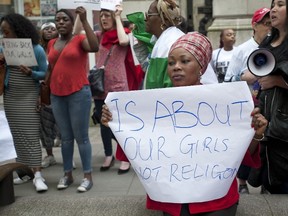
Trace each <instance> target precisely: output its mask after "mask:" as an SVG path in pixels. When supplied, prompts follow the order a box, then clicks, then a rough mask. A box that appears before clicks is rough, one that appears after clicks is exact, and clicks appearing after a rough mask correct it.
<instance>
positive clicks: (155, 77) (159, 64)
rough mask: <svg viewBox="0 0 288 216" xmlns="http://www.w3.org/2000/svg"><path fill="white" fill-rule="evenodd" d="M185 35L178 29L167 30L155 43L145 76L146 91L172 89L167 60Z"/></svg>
mask: <svg viewBox="0 0 288 216" xmlns="http://www.w3.org/2000/svg"><path fill="white" fill-rule="evenodd" d="M182 35H184V33H183V32H182V31H181V30H179V29H178V28H177V27H170V28H168V29H166V30H165V31H164V32H163V33H162V34H161V36H160V37H159V38H158V40H157V42H156V43H155V45H154V47H153V50H152V53H151V59H150V62H149V67H148V70H147V72H146V76H145V85H144V88H145V89H154V88H165V87H171V86H172V83H171V81H170V79H169V77H168V75H167V58H168V53H169V50H170V47H171V46H172V44H173V43H174V42H175V41H176V40H177V39H178V38H179V37H181V36H182Z"/></svg>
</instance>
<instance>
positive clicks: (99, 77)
mask: <svg viewBox="0 0 288 216" xmlns="http://www.w3.org/2000/svg"><path fill="white" fill-rule="evenodd" d="M113 46H114V45H112V46H111V48H110V50H109V53H108V54H107V57H106V59H105V62H104V65H103V66H102V67H99V68H97V67H96V66H94V67H93V68H92V69H91V70H90V71H89V75H88V80H89V83H90V88H91V93H92V96H101V95H103V94H104V93H105V85H104V83H105V80H104V77H105V67H106V65H107V62H108V59H109V57H110V56H111V53H112V48H113Z"/></svg>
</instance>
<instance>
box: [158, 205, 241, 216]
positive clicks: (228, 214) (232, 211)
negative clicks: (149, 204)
mask: <svg viewBox="0 0 288 216" xmlns="http://www.w3.org/2000/svg"><path fill="white" fill-rule="evenodd" d="M237 207H238V203H236V204H234V205H232V206H231V207H229V208H226V209H222V210H218V211H214V212H207V213H199V214H190V211H189V205H188V204H182V208H181V212H180V216H235V215H236V212H237ZM163 216H171V215H170V214H169V213H166V212H163Z"/></svg>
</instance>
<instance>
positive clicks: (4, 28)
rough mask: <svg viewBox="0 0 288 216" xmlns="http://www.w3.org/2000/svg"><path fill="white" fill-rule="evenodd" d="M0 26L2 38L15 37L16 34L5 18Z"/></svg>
mask: <svg viewBox="0 0 288 216" xmlns="http://www.w3.org/2000/svg"><path fill="white" fill-rule="evenodd" d="M0 28H1V32H2V34H3V38H17V35H16V34H15V32H14V31H13V30H12V28H11V27H10V25H9V24H8V22H6V21H5V20H4V21H3V22H2V23H1V25H0Z"/></svg>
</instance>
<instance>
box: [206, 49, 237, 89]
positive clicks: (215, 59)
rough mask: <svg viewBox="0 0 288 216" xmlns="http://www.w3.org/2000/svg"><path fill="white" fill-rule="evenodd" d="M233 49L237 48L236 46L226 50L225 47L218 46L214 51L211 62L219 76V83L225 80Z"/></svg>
mask: <svg viewBox="0 0 288 216" xmlns="http://www.w3.org/2000/svg"><path fill="white" fill-rule="evenodd" d="M233 50H235V48H233V49H232V50H230V51H226V50H224V48H218V49H216V50H214V51H213V53H212V59H211V62H210V64H211V66H212V68H213V70H214V72H215V74H216V76H217V78H218V81H219V83H222V82H223V81H224V77H225V74H226V71H227V68H228V65H229V63H230V60H231V58H232V54H233Z"/></svg>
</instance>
